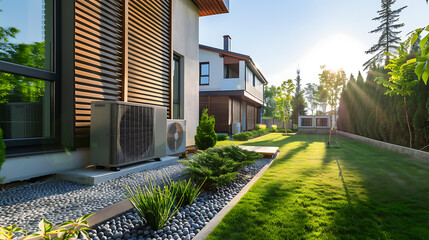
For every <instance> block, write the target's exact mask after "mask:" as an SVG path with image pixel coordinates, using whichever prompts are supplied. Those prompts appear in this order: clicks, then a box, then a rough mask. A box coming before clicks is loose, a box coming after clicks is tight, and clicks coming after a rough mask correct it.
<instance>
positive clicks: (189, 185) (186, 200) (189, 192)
mask: <svg viewBox="0 0 429 240" xmlns="http://www.w3.org/2000/svg"><path fill="white" fill-rule="evenodd" d="M204 182H205V180H204V181H203V182H202V184H201V185H200V186H198V185H197V184H196V183H194V182H193V181H192V180H191V179H189V180H188V181H186V180H182V181H178V182H172V187H173V188H174V189H175V190H176V194H177V197H178V198H180V197H182V198H183V200H182V202H181V204H180V205H179V207H180V206H185V205H191V204H192V203H193V202H194V200H195V199H196V198H197V197H198V195H200V193H201V191H200V190H201V187H202V186H203V184H204Z"/></svg>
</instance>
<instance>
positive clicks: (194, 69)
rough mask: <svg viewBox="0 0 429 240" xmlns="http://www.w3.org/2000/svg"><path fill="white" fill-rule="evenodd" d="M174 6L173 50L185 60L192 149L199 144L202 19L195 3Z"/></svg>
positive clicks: (188, 133)
mask: <svg viewBox="0 0 429 240" xmlns="http://www.w3.org/2000/svg"><path fill="white" fill-rule="evenodd" d="M173 4H174V5H173V50H174V53H175V54H177V55H179V56H181V61H182V67H181V70H182V79H183V80H184V84H183V85H182V86H183V93H184V94H183V99H182V106H183V109H182V112H183V118H184V119H185V120H186V145H188V146H189V145H194V144H195V142H194V135H195V134H196V131H197V126H198V122H199V121H198V117H199V116H198V115H199V113H198V109H199V89H198V87H199V82H198V81H199V60H198V50H199V45H198V44H199V16H198V8H197V6H196V5H195V4H194V3H193V2H192V1H191V0H175V1H173Z"/></svg>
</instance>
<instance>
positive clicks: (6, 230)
mask: <svg viewBox="0 0 429 240" xmlns="http://www.w3.org/2000/svg"><path fill="white" fill-rule="evenodd" d="M15 233H22V234H24V235H27V231H25V230H23V229H22V228H20V227H18V225H16V224H13V225H12V226H9V227H0V239H1V240H9V239H14V238H13V237H15Z"/></svg>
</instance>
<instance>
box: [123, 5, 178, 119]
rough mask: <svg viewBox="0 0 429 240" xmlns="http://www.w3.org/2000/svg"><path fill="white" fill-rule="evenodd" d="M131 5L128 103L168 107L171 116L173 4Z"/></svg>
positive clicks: (168, 113) (129, 12)
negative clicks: (171, 18) (171, 19)
mask: <svg viewBox="0 0 429 240" xmlns="http://www.w3.org/2000/svg"><path fill="white" fill-rule="evenodd" d="M128 4H129V9H128V10H129V11H128V14H129V22H128V54H129V56H128V101H130V102H137V103H145V104H152V105H158V106H164V107H167V115H168V117H170V116H171V108H170V105H171V98H170V95H171V91H170V90H171V87H170V78H171V75H170V74H171V73H170V66H171V56H172V55H171V54H172V52H171V22H170V16H171V1H167V0H146V1H140V0H129V3H128Z"/></svg>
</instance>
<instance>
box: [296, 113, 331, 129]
mask: <svg viewBox="0 0 429 240" xmlns="http://www.w3.org/2000/svg"><path fill="white" fill-rule="evenodd" d="M329 119H330V116H328V115H320V116H298V132H299V133H329V129H330V127H331V125H330V121H329Z"/></svg>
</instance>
